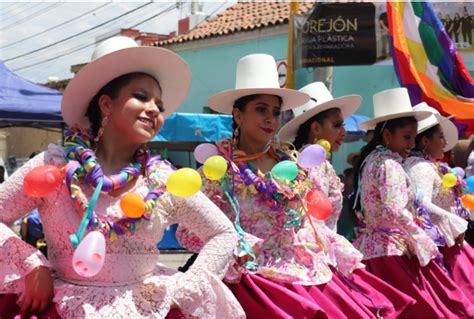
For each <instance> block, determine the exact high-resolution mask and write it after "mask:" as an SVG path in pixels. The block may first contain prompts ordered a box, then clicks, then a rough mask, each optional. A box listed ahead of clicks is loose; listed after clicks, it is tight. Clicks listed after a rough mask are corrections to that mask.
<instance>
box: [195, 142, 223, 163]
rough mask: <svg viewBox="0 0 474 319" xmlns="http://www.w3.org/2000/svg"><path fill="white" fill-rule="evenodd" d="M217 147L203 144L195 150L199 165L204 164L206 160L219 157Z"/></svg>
mask: <svg viewBox="0 0 474 319" xmlns="http://www.w3.org/2000/svg"><path fill="white" fill-rule="evenodd" d="M218 154H219V152H218V151H217V146H215V145H214V144H211V143H203V144H199V145H198V146H196V148H195V149H194V158H195V159H196V161H197V162H198V163H201V164H204V163H205V162H206V160H207V159H208V158H209V157H211V156H214V155H218Z"/></svg>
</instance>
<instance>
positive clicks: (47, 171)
mask: <svg viewBox="0 0 474 319" xmlns="http://www.w3.org/2000/svg"><path fill="white" fill-rule="evenodd" d="M61 181H62V178H61V171H60V170H59V168H57V167H56V166H53V165H43V166H38V167H35V168H33V169H32V170H31V171H29V172H28V174H26V176H25V178H24V179H23V189H24V190H25V193H27V194H28V195H30V196H32V197H44V196H46V195H48V194H49V193H51V192H53V191H54V190H55V189H56V188H58V186H59V185H60V184H61Z"/></svg>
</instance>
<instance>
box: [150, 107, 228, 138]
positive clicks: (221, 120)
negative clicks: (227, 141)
mask: <svg viewBox="0 0 474 319" xmlns="http://www.w3.org/2000/svg"><path fill="white" fill-rule="evenodd" d="M231 136H232V116H230V115H219V114H194V113H173V114H171V116H170V117H169V118H167V119H166V121H165V125H164V126H163V128H162V129H161V130H160V132H159V134H158V135H156V136H155V137H154V138H153V140H152V142H216V141H220V140H222V139H224V138H229V137H231Z"/></svg>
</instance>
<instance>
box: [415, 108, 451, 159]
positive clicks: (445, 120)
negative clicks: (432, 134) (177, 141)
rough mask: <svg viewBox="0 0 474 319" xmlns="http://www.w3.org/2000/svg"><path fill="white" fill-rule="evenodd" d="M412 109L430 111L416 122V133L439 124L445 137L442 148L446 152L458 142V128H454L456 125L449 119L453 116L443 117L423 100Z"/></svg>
mask: <svg viewBox="0 0 474 319" xmlns="http://www.w3.org/2000/svg"><path fill="white" fill-rule="evenodd" d="M413 110H415V111H428V112H431V113H432V114H431V115H430V116H429V117H428V118H427V119H424V120H422V121H419V122H418V134H420V133H422V132H424V131H426V130H429V129H430V128H432V127H434V126H436V125H438V124H439V125H440V126H441V129H442V130H443V134H444V138H445V139H446V146H445V147H444V149H443V150H444V151H445V152H447V151H449V150H451V149H452V148H453V147H454V146H455V145H456V143H457V142H458V129H457V128H456V125H454V123H453V122H451V121H450V120H449V119H451V118H453V116H452V115H451V116H449V117H444V116H442V115H441V114H440V113H439V112H438V110H436V109H435V108H433V107H431V106H429V105H428V104H426V103H425V102H422V103H420V104H417V105H415V106H414V107H413Z"/></svg>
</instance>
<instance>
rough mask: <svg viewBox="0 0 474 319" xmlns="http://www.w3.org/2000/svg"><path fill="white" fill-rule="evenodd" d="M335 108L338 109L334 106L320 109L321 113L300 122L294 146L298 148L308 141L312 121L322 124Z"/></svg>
mask: <svg viewBox="0 0 474 319" xmlns="http://www.w3.org/2000/svg"><path fill="white" fill-rule="evenodd" d="M335 110H339V109H338V108H336V107H334V108H330V109H328V110H325V111H322V112H321V113H318V114H316V115H315V116H313V117H311V118H310V119H309V120H307V121H306V122H304V123H303V124H301V125H300V127H299V128H298V132H297V133H296V137H295V140H294V142H293V145H294V146H295V148H296V149H297V150H299V149H300V148H302V147H303V145H305V144H306V142H307V141H308V136H309V131H310V130H311V124H313V122H318V123H319V124H321V125H323V122H324V120H325V119H327V118H328V117H329V116H330V115H331V113H332V112H334V111H335Z"/></svg>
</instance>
